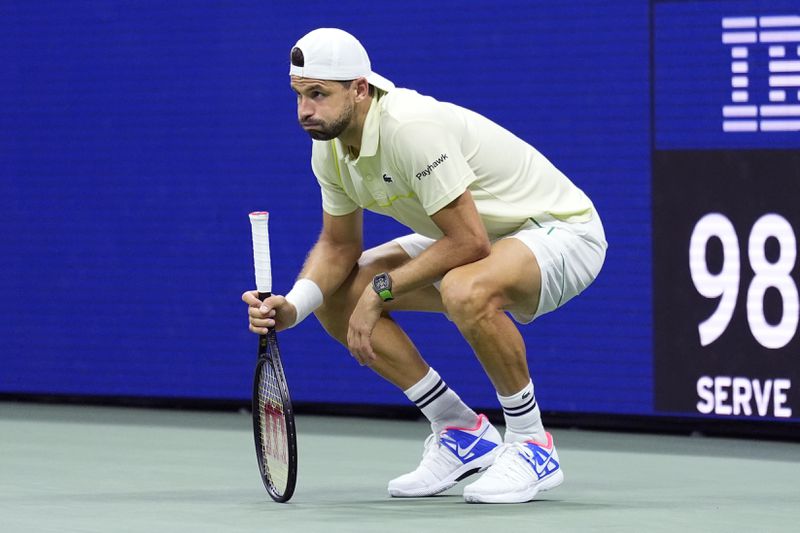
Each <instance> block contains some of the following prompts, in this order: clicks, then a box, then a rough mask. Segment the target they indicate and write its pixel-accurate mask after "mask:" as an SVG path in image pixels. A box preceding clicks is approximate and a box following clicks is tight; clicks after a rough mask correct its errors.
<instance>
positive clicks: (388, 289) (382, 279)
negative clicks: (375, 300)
mask: <svg viewBox="0 0 800 533" xmlns="http://www.w3.org/2000/svg"><path fill="white" fill-rule="evenodd" d="M372 289H373V290H374V291H375V292H377V293H378V296H380V297H381V300H383V301H384V302H388V301H389V300H394V296H392V278H391V277H389V274H387V273H386V272H381V273H380V274H378V275H377V276H375V277H374V278H372Z"/></svg>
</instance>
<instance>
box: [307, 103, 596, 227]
mask: <svg viewBox="0 0 800 533" xmlns="http://www.w3.org/2000/svg"><path fill="white" fill-rule="evenodd" d="M376 93H377V94H376V97H375V98H373V100H372V103H371V106H370V109H369V112H368V113H367V116H366V120H365V122H364V132H363V136H362V141H361V152H360V154H359V157H358V158H357V159H353V158H352V157H351V156H350V155H349V154H348V153H347V150H346V149H345V148H344V147H343V145H342V143H341V142H339V140H338V139H334V140H332V141H313V147H312V152H311V167H312V169H313V170H314V174H315V175H316V177H317V181H318V182H319V184H320V187H321V190H322V208H323V209H324V210H325V211H326V212H327V213H329V214H331V215H346V214H348V213H351V212H353V211H354V210H355V209H357V208H358V207H362V208H364V209H367V210H369V211H374V212H375V213H380V214H382V215H387V216H390V217H392V218H394V219H395V220H397V221H398V222H400V223H401V224H404V225H406V226H408V227H409V228H411V230H413V231H414V232H416V233H419V234H421V235H425V236H427V237H430V238H433V239H438V238H440V237H441V236H442V232H441V230H440V229H439V228H438V227H437V226H436V224H434V223H433V221H432V220H431V215H433V214H434V213H436V212H437V211H439V210H440V209H441V208H442V207H444V206H446V205H447V204H449V203H450V202H451V201H453V200H454V199H456V198H457V197H458V196H460V195H461V194H462V193H463V192H464V191H465V190H467V189H469V191H470V192H471V193H472V197H473V199H474V200H475V205H476V206H477V209H478V213H479V214H480V217H481V219H482V220H483V223H484V225H485V226H486V230H487V233H488V234H489V237H490V238H491V239H493V240H494V239H496V238H499V237H501V236H504V235H507V234H509V233H512V232H514V231H515V230H517V229H519V228H520V227H522V226H523V225H525V224H526V223H530V222H531V221H534V222H542V221H546V220H552V219H558V220H562V221H567V222H586V221H588V220H591V218H592V212H593V206H592V202H591V200H589V198H588V197H587V196H586V195H585V194H584V193H583V191H581V190H580V189H579V188H578V187H576V186H575V185H574V184H573V183H572V182H571V181H570V180H569V178H567V177H566V176H565V175H564V174H563V173H561V172H560V171H559V170H558V169H557V168H556V167H555V166H553V164H552V163H550V161H548V160H547V159H546V158H545V157H544V156H543V155H542V154H540V153H539V152H538V151H537V150H536V149H535V148H533V147H532V146H531V145H529V144H527V143H526V142H525V141H523V140H521V139H520V138H518V137H516V136H515V135H514V134H512V133H511V132H509V131H508V130H505V129H503V128H502V127H500V126H498V125H497V124H495V123H494V122H492V121H490V120H489V119H487V118H485V117H483V116H481V115H479V114H477V113H475V112H472V111H470V110H468V109H465V108H463V107H459V106H456V105H453V104H449V103H445V102H439V101H437V100H435V99H433V98H431V97H429V96H423V95H421V94H419V93H417V92H416V91H411V90H408V89H394V90H392V91H390V92H388V93H382V92H380V91H376Z"/></svg>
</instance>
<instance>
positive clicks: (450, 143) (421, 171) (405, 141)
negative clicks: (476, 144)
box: [390, 121, 475, 215]
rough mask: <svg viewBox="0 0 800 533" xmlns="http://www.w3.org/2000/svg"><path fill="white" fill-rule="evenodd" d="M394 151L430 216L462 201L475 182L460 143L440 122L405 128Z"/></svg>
mask: <svg viewBox="0 0 800 533" xmlns="http://www.w3.org/2000/svg"><path fill="white" fill-rule="evenodd" d="M390 149H391V152H392V155H393V160H394V164H395V166H396V167H397V168H398V170H399V171H400V174H401V175H402V176H403V177H404V179H405V180H406V181H407V183H408V184H409V186H410V187H411V189H412V190H413V191H414V193H415V194H416V195H417V198H419V200H420V202H421V203H422V207H423V208H424V209H425V212H426V213H427V214H428V215H433V214H434V213H436V212H437V211H439V210H440V209H441V208H443V207H444V206H446V205H447V204H449V203H450V202H452V201H453V200H455V199H456V198H458V197H459V196H460V195H461V194H462V193H463V192H464V191H465V190H467V187H469V185H470V184H471V183H472V182H473V181H474V180H475V174H474V173H473V172H472V169H471V168H470V166H469V164H468V163H467V160H466V158H465V157H464V155H463V154H462V152H461V147H460V144H459V142H458V140H457V139H456V138H455V136H454V135H453V134H452V133H451V132H449V131H447V129H446V128H445V127H444V126H442V125H441V124H438V123H436V122H431V121H414V122H409V123H406V124H403V125H402V126H400V127H399V128H398V129H397V130H396V131H395V133H394V135H393V137H392V139H391V148H390Z"/></svg>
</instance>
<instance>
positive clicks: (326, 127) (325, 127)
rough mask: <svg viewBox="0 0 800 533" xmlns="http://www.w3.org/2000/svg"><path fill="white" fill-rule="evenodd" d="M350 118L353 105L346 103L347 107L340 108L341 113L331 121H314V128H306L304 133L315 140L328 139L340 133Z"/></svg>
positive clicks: (348, 123)
mask: <svg viewBox="0 0 800 533" xmlns="http://www.w3.org/2000/svg"><path fill="white" fill-rule="evenodd" d="M352 118H353V105H352V104H348V105H347V107H345V108H344V109H343V110H342V114H341V115H339V116H338V117H336V118H335V119H334V120H333V121H332V122H329V123H325V122H314V123H313V124H312V125H313V126H314V127H315V128H316V129H313V130H306V133H308V134H309V135H310V136H311V138H312V139H315V140H317V141H330V140H331V139H335V138H336V137H338V136H339V135H341V134H342V132H343V131H344V130H345V129H346V128H347V126H348V125H350V120H352ZM301 125H302V123H301Z"/></svg>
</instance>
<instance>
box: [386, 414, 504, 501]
mask: <svg viewBox="0 0 800 533" xmlns="http://www.w3.org/2000/svg"><path fill="white" fill-rule="evenodd" d="M502 442H503V439H502V438H500V433H498V431H497V430H496V429H495V428H494V426H492V424H491V423H490V422H489V420H488V419H487V418H486V415H479V416H478V421H477V424H476V425H475V427H474V428H458V427H446V428H444V430H442V432H441V433H439V434H438V435H436V434H431V435H430V436H429V437H428V438H427V439H426V440H425V450H424V451H423V452H422V462H420V464H419V466H418V467H417V468H416V470H414V471H413V472H409V473H408V474H403V475H402V476H400V477H398V478H395V479H393V480H391V481H390V482H389V495H390V496H394V497H396V498H415V497H420V496H433V495H434V494H439V493H440V492H444V491H446V490H447V489H449V488H450V487H452V486H453V485H455V484H456V483H458V482H459V481H461V480H462V479H464V478H466V477H468V476H471V475H472V474H476V473H478V472H482V471H483V470H485V469H486V468H488V467H489V465H491V464H492V462H493V461H494V457H495V452H496V451H497V450H498V449H499V446H500V444H501V443H502Z"/></svg>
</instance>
